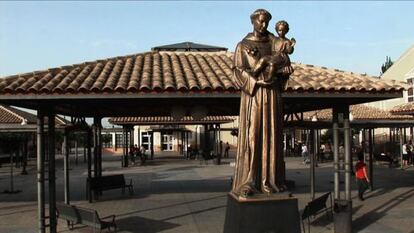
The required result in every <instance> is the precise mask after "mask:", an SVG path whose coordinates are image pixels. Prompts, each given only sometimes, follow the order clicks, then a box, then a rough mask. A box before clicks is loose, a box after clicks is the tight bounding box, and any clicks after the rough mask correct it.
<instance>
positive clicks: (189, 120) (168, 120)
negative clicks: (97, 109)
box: [108, 116, 236, 125]
mask: <svg viewBox="0 0 414 233" xmlns="http://www.w3.org/2000/svg"><path fill="white" fill-rule="evenodd" d="M235 119H236V118H235V117H232V116H206V117H204V118H202V119H200V120H195V119H194V118H193V117H191V116H185V117H183V118H182V119H180V120H174V119H173V118H172V117H170V116H158V117H112V118H109V120H108V121H109V123H111V124H114V125H124V124H136V125H145V124H206V123H227V122H232V121H234V120H235Z"/></svg>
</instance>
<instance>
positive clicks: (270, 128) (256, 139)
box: [232, 9, 290, 197]
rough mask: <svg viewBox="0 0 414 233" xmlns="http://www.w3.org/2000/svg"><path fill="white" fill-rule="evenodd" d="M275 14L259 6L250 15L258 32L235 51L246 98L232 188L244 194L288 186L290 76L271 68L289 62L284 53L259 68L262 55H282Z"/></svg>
mask: <svg viewBox="0 0 414 233" xmlns="http://www.w3.org/2000/svg"><path fill="white" fill-rule="evenodd" d="M271 17H272V16H271V14H270V13H269V12H267V11H266V10H263V9H259V10H256V11H255V12H254V13H253V14H252V15H251V16H250V18H251V22H252V24H253V32H252V33H249V34H247V36H246V37H245V38H244V39H243V40H242V41H241V42H239V44H238V45H237V48H236V51H235V54H234V75H233V78H234V81H235V83H236V84H237V85H238V86H239V88H240V89H241V101H240V118H239V135H238V147H237V157H236V168H235V175H234V182H233V189H232V191H233V193H235V194H236V195H239V196H242V197H249V196H251V195H253V194H255V193H266V194H270V193H273V192H281V191H283V190H284V189H285V185H284V181H285V177H284V174H285V172H284V171H285V167H284V159H283V153H282V147H283V145H282V135H283V134H282V123H283V121H282V119H283V115H282V108H283V106H282V102H281V91H282V90H283V87H284V85H285V83H286V81H287V78H288V76H286V75H285V74H282V73H280V74H277V73H275V74H269V70H274V71H277V70H283V69H280V68H283V67H284V66H286V65H288V64H290V63H289V61H288V60H286V58H284V57H286V56H282V55H281V56H280V58H278V57H273V58H272V59H271V60H272V63H271V64H268V65H267V66H268V67H266V68H263V69H261V70H260V72H257V70H255V66H256V65H257V64H258V62H259V60H260V59H261V58H263V57H265V56H266V57H269V56H277V54H276V55H275V54H273V55H272V45H273V43H274V42H275V40H277V37H275V36H274V35H273V34H272V33H270V32H269V31H268V30H267V26H268V24H269V21H270V19H271ZM262 60H263V59H262ZM269 76H271V77H272V79H269V78H268V77H269Z"/></svg>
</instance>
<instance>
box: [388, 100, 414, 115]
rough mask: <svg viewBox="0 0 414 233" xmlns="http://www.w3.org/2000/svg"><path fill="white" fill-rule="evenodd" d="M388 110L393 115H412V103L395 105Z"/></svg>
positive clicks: (413, 112)
mask: <svg viewBox="0 0 414 233" xmlns="http://www.w3.org/2000/svg"><path fill="white" fill-rule="evenodd" d="M390 112H391V113H392V114H395V115H414V103H413V102H408V103H404V104H400V105H397V106H395V107H394V108H392V109H391V111H390Z"/></svg>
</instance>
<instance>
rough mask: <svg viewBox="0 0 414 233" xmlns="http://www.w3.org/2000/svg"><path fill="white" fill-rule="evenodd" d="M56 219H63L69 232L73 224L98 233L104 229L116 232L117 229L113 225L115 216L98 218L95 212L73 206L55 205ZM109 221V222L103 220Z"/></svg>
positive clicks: (114, 224)
mask: <svg viewBox="0 0 414 233" xmlns="http://www.w3.org/2000/svg"><path fill="white" fill-rule="evenodd" d="M56 212H57V217H58V218H61V219H65V220H66V221H67V224H68V228H69V229H70V230H72V229H73V225H74V224H83V225H87V226H91V227H93V228H95V229H99V231H100V232H102V230H104V229H108V231H111V228H113V229H114V231H115V232H116V230H117V227H116V223H115V215H110V216H107V217H104V218H100V217H99V215H98V212H97V211H96V210H92V209H87V208H81V207H77V206H74V205H68V204H64V203H56ZM104 219H109V220H104Z"/></svg>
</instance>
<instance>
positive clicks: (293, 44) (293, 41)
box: [290, 37, 296, 47]
mask: <svg viewBox="0 0 414 233" xmlns="http://www.w3.org/2000/svg"><path fill="white" fill-rule="evenodd" d="M290 41H291V42H292V43H291V46H292V47H293V46H295V44H296V40H295V38H293V37H292V39H290Z"/></svg>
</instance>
